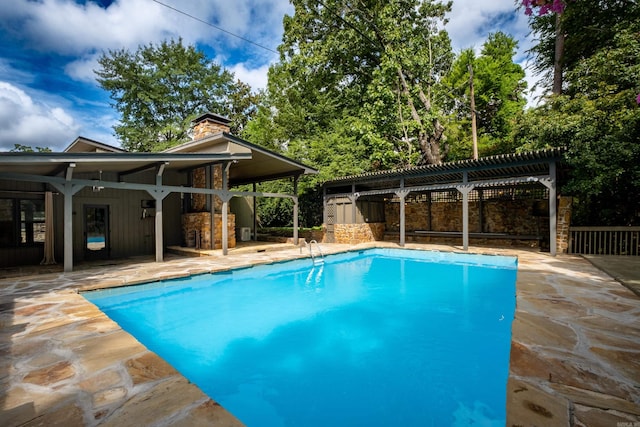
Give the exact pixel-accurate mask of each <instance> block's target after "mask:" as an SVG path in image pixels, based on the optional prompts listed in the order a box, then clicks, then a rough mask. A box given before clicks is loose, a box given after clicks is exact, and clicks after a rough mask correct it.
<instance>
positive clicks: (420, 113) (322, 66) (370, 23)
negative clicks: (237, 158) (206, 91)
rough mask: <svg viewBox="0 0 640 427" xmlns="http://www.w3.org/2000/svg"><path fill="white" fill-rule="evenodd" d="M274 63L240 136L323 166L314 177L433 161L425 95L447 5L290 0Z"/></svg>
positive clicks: (438, 140)
mask: <svg viewBox="0 0 640 427" xmlns="http://www.w3.org/2000/svg"><path fill="white" fill-rule="evenodd" d="M293 5H294V7H295V13H294V15H293V16H285V19H284V36H283V43H282V45H281V46H280V47H279V49H280V53H281V61H280V63H278V64H276V65H274V66H272V67H271V69H270V71H269V83H268V90H267V92H268V93H267V95H266V96H265V98H264V105H263V106H262V107H261V109H260V111H259V112H258V114H257V117H256V120H255V121H254V122H253V123H251V124H249V125H248V127H247V133H246V136H247V137H248V138H250V139H252V140H254V141H257V142H259V143H261V144H264V145H266V146H268V147H278V148H280V149H281V150H283V151H285V152H286V153H288V154H289V155H294V157H297V158H299V159H301V160H303V161H308V162H309V163H310V164H312V165H314V166H317V167H319V168H320V169H321V178H319V179H328V178H331V177H334V176H337V175H345V174H351V173H359V172H363V171H366V170H371V169H386V168H390V167H397V166H406V165H414V164H416V163H422V162H438V161H440V159H441V158H442V143H443V139H442V136H443V135H442V125H441V124H440V121H439V120H440V118H441V117H442V113H441V111H440V109H439V106H437V105H436V102H435V100H434V99H433V98H432V93H433V90H434V88H435V87H436V85H437V83H438V81H439V80H440V78H441V76H442V75H443V74H444V72H445V71H446V70H447V69H448V67H449V64H450V62H451V48H450V42H449V38H448V36H447V34H446V32H444V31H443V30H441V26H442V23H443V22H444V14H445V13H446V12H447V11H448V10H449V7H450V5H449V4H442V3H440V2H437V1H424V2H421V1H416V0H393V1H390V2H389V1H385V2H382V1H367V2H363V1H356V0H328V1H324V2H315V1H313V2H312V1H307V0H295V1H293Z"/></svg>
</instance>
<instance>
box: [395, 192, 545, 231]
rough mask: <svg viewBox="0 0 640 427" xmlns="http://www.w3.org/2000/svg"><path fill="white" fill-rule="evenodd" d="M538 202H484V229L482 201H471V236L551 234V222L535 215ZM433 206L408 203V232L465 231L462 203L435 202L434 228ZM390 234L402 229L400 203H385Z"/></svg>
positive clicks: (406, 221) (406, 224)
mask: <svg viewBox="0 0 640 427" xmlns="http://www.w3.org/2000/svg"><path fill="white" fill-rule="evenodd" d="M536 202H537V201H536V200H486V201H483V202H482V213H483V222H484V230H481V229H480V219H479V216H478V215H479V209H478V207H479V206H480V202H469V232H470V233H480V232H485V233H509V234H519V235H532V236H533V235H545V234H547V235H548V234H549V221H548V220H547V219H545V218H544V217H534V216H532V215H531V212H532V210H533V205H534V204H535V203H536ZM428 213H429V206H428V204H427V203H426V202H415V203H406V204H405V230H406V231H408V232H409V231H415V230H430V231H461V230H462V202H433V203H431V228H429V215H428ZM385 218H386V227H387V231H399V230H400V203H387V204H385Z"/></svg>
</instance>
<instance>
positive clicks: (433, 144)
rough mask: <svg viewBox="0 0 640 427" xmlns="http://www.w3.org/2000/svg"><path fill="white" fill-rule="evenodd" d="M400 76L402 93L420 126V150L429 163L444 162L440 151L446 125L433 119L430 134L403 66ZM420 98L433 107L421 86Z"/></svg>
mask: <svg viewBox="0 0 640 427" xmlns="http://www.w3.org/2000/svg"><path fill="white" fill-rule="evenodd" d="M397 72H398V77H399V78H400V84H401V85H402V94H403V95H404V96H405V97H406V99H407V106H408V107H409V110H410V111H411V117H412V118H413V120H414V121H415V122H416V123H417V124H418V126H419V127H420V132H419V134H418V142H419V144H420V150H421V151H422V154H423V156H424V158H425V159H426V163H428V164H438V163H442V153H441V151H440V141H441V140H442V137H443V134H444V126H442V124H441V123H440V121H439V120H438V119H437V118H435V119H433V133H432V134H430V135H428V134H427V132H426V131H425V129H424V125H423V123H422V119H421V118H420V114H418V110H417V109H416V106H415V105H414V103H413V100H412V99H411V91H410V90H409V85H408V84H407V80H406V79H405V77H404V71H402V68H398V70H397ZM419 92H420V95H419V96H420V100H421V102H422V103H423V105H424V107H425V108H426V109H427V110H429V109H431V103H430V102H429V99H428V98H427V97H426V96H425V94H424V92H423V91H422V88H420V91H419Z"/></svg>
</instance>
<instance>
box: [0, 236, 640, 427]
mask: <svg viewBox="0 0 640 427" xmlns="http://www.w3.org/2000/svg"><path fill="white" fill-rule="evenodd" d="M371 247H394V248H397V247H398V245H397V244H362V245H355V246H352V245H330V244H322V249H323V252H325V253H326V254H329V253H338V252H346V251H351V250H355V251H358V250H363V249H367V248H371ZM405 247H406V248H412V249H423V250H438V251H443V252H463V251H461V250H460V248H459V247H455V246H447V245H426V244H407V245H406V246H405ZM468 253H478V254H491V255H507V256H516V257H517V258H518V278H517V283H516V294H517V295H516V298H517V299H516V301H517V304H516V315H515V319H514V322H513V325H512V331H513V333H512V345H511V356H510V371H509V382H508V384H507V425H509V426H511V425H545V426H555V425H557V426H569V425H581V424H580V423H582V424H584V425H593V420H598V421H601V424H602V425H615V423H620V422H629V423H635V422H638V423H639V424H638V425H640V409H639V408H640V384H638V378H640V375H637V373H638V372H640V365H639V363H640V362H638V361H640V326H638V325H640V322H638V319H640V299H639V298H638V296H637V295H635V294H633V293H632V292H631V291H629V290H628V289H626V288H625V287H623V286H622V285H620V284H619V283H618V282H616V281H615V280H614V279H613V278H612V277H611V276H609V275H607V274H606V273H604V272H603V271H601V270H599V269H597V268H596V267H594V266H593V265H592V264H591V263H590V262H588V261H587V260H585V259H583V258H581V257H578V256H567V255H560V256H558V257H551V256H549V254H545V253H540V252H534V251H529V250H526V249H514V248H480V247H472V248H470V250H469V252H468ZM303 257H308V254H307V253H306V252H305V251H302V250H300V249H299V248H297V247H293V246H292V247H291V248H290V249H280V250H278V251H265V252H262V253H247V254H237V255H233V256H229V257H226V258H223V257H215V256H210V257H199V258H192V257H186V258H185V257H175V256H173V257H167V262H165V263H163V264H157V263H152V262H151V263H149V262H141V263H131V264H129V263H125V264H121V265H116V266H109V265H106V266H104V267H101V268H96V269H91V270H86V271H78V272H74V273H67V274H63V273H53V274H45V275H38V276H27V277H19V278H12V279H2V280H0V298H1V299H0V316H1V317H0V321H1V323H0V354H2V356H3V357H2V360H3V361H2V362H0V387H2V394H1V395H0V404H1V406H0V410H1V412H0V424H2V425H22V424H24V423H37V422H45V423H47V424H51V423H55V422H61V423H64V424H66V425H116V424H122V423H123V422H124V421H125V420H127V421H128V422H129V423H130V422H132V420H134V421H135V422H136V423H137V424H154V425H215V426H236V425H242V424H241V423H240V422H239V421H238V420H237V419H236V418H235V417H233V415H232V414H230V413H229V412H227V411H226V410H224V408H222V407H220V405H218V404H216V403H215V402H214V401H213V400H211V399H209V398H208V397H207V396H205V395H204V394H203V393H202V392H201V391H200V390H199V389H198V388H197V387H196V386H195V385H193V384H190V383H189V382H188V381H187V380H186V379H185V378H184V377H182V376H181V375H180V374H178V373H177V372H176V371H175V370H173V368H171V367H170V366H169V365H167V364H166V363H165V362H164V361H163V360H162V359H160V358H159V357H158V356H157V355H155V354H153V353H152V352H150V351H149V350H147V349H146V348H144V346H142V345H141V344H140V343H139V342H138V341H136V340H135V338H133V337H132V336H131V335H129V334H127V333H126V332H124V331H122V329H120V327H119V326H118V325H117V324H115V323H114V322H112V321H111V320H110V319H108V318H107V317H106V316H105V315H104V314H103V313H102V312H100V311H99V310H98V309H97V308H96V307H95V306H94V305H93V304H91V303H90V302H88V301H87V300H85V299H84V298H83V297H82V296H81V295H80V294H79V292H82V291H87V290H91V289H102V288H108V287H116V286H129V285H134V284H139V283H146V282H149V281H155V280H162V279H167V278H173V277H185V276H189V275H193V274H202V273H209V272H214V271H223V270H229V269H232V268H234V267H241V266H249V265H258V264H269V263H274V262H281V261H286V260H289V259H295V258H303ZM114 270H115V271H114ZM587 421H591V423H588V422H587ZM631 425H633V424H631Z"/></svg>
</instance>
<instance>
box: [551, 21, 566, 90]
mask: <svg viewBox="0 0 640 427" xmlns="http://www.w3.org/2000/svg"><path fill="white" fill-rule="evenodd" d="M555 49H556V50H555V55H554V57H553V90H552V93H553V94H554V95H560V94H562V58H563V55H564V30H563V29H562V14H561V13H556V45H555Z"/></svg>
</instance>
